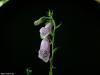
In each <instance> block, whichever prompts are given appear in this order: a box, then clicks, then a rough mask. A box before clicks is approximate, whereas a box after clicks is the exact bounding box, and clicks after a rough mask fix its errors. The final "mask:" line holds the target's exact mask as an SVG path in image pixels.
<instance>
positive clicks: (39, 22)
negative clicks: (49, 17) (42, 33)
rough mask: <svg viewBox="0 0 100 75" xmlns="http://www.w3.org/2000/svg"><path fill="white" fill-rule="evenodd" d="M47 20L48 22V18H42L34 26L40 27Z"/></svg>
mask: <svg viewBox="0 0 100 75" xmlns="http://www.w3.org/2000/svg"><path fill="white" fill-rule="evenodd" d="M45 20H46V18H45V17H44V16H43V17H41V18H40V19H38V20H36V21H35V22H34V25H35V26H38V25H40V24H41V23H43V22H44V21H45Z"/></svg>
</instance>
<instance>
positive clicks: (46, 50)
mask: <svg viewBox="0 0 100 75" xmlns="http://www.w3.org/2000/svg"><path fill="white" fill-rule="evenodd" d="M38 57H39V58H40V59H41V60H43V61H44V62H46V63H47V62H48V61H49V57H50V43H49V40H48V39H47V38H45V39H43V40H42V42H41V45H40V50H39V52H38Z"/></svg>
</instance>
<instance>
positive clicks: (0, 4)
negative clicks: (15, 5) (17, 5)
mask: <svg viewBox="0 0 100 75" xmlns="http://www.w3.org/2000/svg"><path fill="white" fill-rule="evenodd" d="M8 1H9V0H0V7H2V6H3V5H4V4H5V3H7V2H8Z"/></svg>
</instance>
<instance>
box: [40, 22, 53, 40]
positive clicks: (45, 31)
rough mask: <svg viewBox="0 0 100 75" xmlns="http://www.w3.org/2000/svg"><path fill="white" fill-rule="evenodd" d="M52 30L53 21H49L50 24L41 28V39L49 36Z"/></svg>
mask: <svg viewBox="0 0 100 75" xmlns="http://www.w3.org/2000/svg"><path fill="white" fill-rule="evenodd" d="M51 31H52V25H51V23H48V24H46V25H45V27H42V28H41V29H40V37H41V39H44V38H47V37H48V35H49V34H50V32H51Z"/></svg>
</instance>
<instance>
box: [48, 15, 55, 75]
mask: <svg viewBox="0 0 100 75" xmlns="http://www.w3.org/2000/svg"><path fill="white" fill-rule="evenodd" d="M50 17H51V22H52V23H53V25H54V29H53V33H52V34H53V35H52V55H51V58H50V71H49V75H53V71H52V65H53V50H54V38H55V29H56V24H55V21H54V19H53V17H52V16H50Z"/></svg>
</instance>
